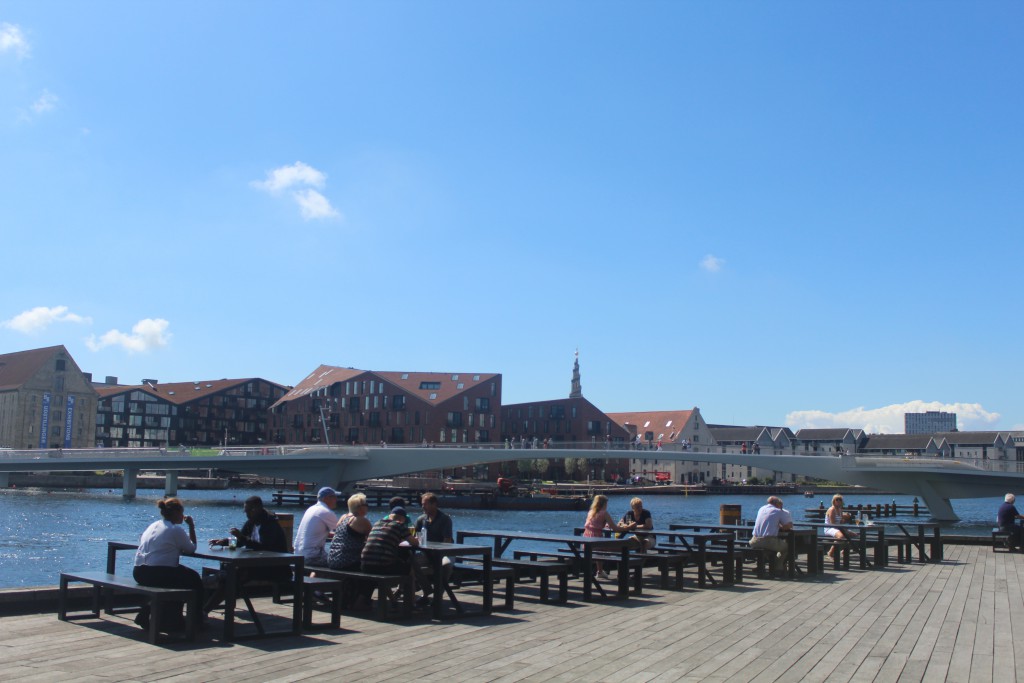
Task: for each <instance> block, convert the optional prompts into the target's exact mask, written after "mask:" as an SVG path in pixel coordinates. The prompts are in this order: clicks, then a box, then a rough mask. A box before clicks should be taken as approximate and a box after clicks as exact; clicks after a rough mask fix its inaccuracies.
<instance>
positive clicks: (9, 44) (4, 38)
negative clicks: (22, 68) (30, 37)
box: [0, 22, 29, 59]
mask: <svg viewBox="0 0 1024 683" xmlns="http://www.w3.org/2000/svg"><path fill="white" fill-rule="evenodd" d="M0 52H13V53H14V55H15V56H16V57H17V58H18V59H24V58H25V57H28V53H29V45H28V41H27V40H25V34H24V33H22V32H21V28H20V27H19V26H17V25H16V24H8V23H6V22H0Z"/></svg>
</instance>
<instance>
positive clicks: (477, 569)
mask: <svg viewBox="0 0 1024 683" xmlns="http://www.w3.org/2000/svg"><path fill="white" fill-rule="evenodd" d="M467 579H469V580H470V581H473V582H476V583H482V582H483V580H484V566H483V565H482V564H478V563H476V562H455V563H454V564H452V582H453V583H455V585H457V586H460V587H461V586H462V584H463V583H465V582H466V580H467ZM491 581H504V582H505V609H507V610H509V611H511V610H513V609H515V602H516V588H515V582H516V574H515V572H514V571H512V570H511V569H509V568H507V567H498V566H496V565H494V564H492V566H491ZM445 590H446V591H449V597H452V596H451V593H450V591H451V589H450V588H449V587H447V586H445ZM452 602H454V603H455V604H456V605H457V604H458V601H457V600H453V601H452Z"/></svg>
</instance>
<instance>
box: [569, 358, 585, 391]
mask: <svg viewBox="0 0 1024 683" xmlns="http://www.w3.org/2000/svg"><path fill="white" fill-rule="evenodd" d="M569 398H583V387H582V386H580V350H579V349H576V360H575V362H574V363H573V364H572V391H570V392H569Z"/></svg>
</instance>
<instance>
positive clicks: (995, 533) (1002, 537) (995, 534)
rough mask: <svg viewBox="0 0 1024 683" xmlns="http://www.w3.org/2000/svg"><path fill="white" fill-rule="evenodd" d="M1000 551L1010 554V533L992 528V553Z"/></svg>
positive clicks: (995, 527)
mask: <svg viewBox="0 0 1024 683" xmlns="http://www.w3.org/2000/svg"><path fill="white" fill-rule="evenodd" d="M1000 550H1002V551H1005V552H1010V531H1009V530H1007V529H1000V528H999V527H997V526H994V527H992V552H997V551H1000Z"/></svg>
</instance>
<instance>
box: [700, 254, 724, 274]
mask: <svg viewBox="0 0 1024 683" xmlns="http://www.w3.org/2000/svg"><path fill="white" fill-rule="evenodd" d="M723 265H725V260H724V259H720V258H718V257H717V256H712V255H711V254H708V255H707V256H705V257H704V258H702V259H701V260H700V267H701V268H703V269H704V270H706V271H708V272H709V273H717V272H718V271H720V270H721V269H722V266H723Z"/></svg>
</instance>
